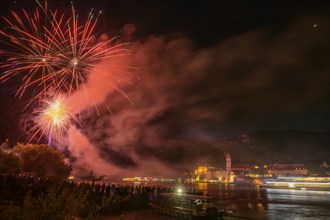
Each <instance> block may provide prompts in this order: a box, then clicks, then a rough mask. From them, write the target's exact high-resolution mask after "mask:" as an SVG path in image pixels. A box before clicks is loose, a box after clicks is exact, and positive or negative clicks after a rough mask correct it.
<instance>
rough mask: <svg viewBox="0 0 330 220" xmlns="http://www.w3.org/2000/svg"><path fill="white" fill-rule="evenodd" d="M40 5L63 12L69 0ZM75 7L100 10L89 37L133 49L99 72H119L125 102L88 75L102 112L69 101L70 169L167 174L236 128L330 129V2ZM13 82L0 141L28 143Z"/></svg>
mask: <svg viewBox="0 0 330 220" xmlns="http://www.w3.org/2000/svg"><path fill="white" fill-rule="evenodd" d="M26 2H27V1H23V0H16V1H13V0H2V1H1V2H0V8H1V9H0V10H1V14H2V15H3V16H6V17H8V16H9V17H10V14H9V10H17V11H18V10H21V8H25V9H27V10H33V9H34V8H35V7H36V4H35V3H34V2H33V1H29V3H26ZM48 2H49V5H50V8H52V9H55V8H56V9H58V10H62V11H64V12H66V13H68V14H70V2H69V1H62V2H59V1H51V0H49V1H48ZM58 2H59V3H58ZM73 3H74V6H75V8H76V10H77V13H78V14H79V16H81V20H83V19H84V17H86V15H87V14H88V13H89V11H90V9H91V8H94V10H95V11H99V10H102V14H101V16H100V19H99V22H98V26H97V28H96V33H95V35H96V36H97V37H102V36H108V37H115V36H120V40H121V41H122V42H129V43H130V45H129V46H128V47H129V49H130V50H131V51H132V53H133V54H134V55H133V56H127V57H120V58H115V59H113V60H106V61H104V62H102V63H100V64H99V66H98V67H97V68H100V69H103V70H104V69H105V70H107V71H108V70H109V71H110V72H111V74H115V75H116V76H118V77H120V78H121V79H122V81H121V82H118V86H120V88H121V89H123V90H124V91H125V93H126V94H127V96H128V98H125V97H124V96H123V95H122V94H120V93H118V92H116V91H114V89H113V88H108V87H107V86H104V85H102V82H103V81H104V78H102V77H99V76H97V75H96V74H93V73H90V74H89V75H88V77H89V78H88V82H87V87H88V88H90V91H92V93H93V94H92V95H91V96H92V97H95V99H96V103H97V109H98V111H99V113H100V115H98V114H97V112H96V110H95V108H94V107H93V106H90V105H89V104H88V103H86V102H85V103H84V101H82V100H84V98H82V95H81V94H82V92H81V91H77V92H76V94H74V95H72V97H69V99H70V100H71V103H73V105H75V107H76V109H78V110H77V112H79V119H80V120H81V123H80V125H77V124H76V125H73V126H72V127H71V128H70V129H69V132H68V134H66V135H65V137H64V138H63V139H62V140H57V142H56V143H55V145H56V147H57V148H59V149H61V150H63V151H64V152H65V153H66V154H67V155H69V156H70V158H71V162H72V164H73V167H74V172H76V173H81V171H84V170H85V171H86V170H91V169H93V170H94V171H96V172H97V173H99V174H109V175H110V174H113V175H119V176H120V175H131V176H136V175H159V173H162V174H163V175H165V176H166V175H167V176H169V175H170V174H171V173H173V171H178V172H181V171H182V170H185V169H190V168H192V167H193V165H196V164H198V163H200V162H208V161H207V158H209V156H210V155H212V154H214V153H215V152H217V153H218V152H223V151H225V150H226V143H227V142H226V141H225V140H227V139H228V138H233V137H237V136H239V135H240V134H242V133H251V132H255V131H259V130H269V131H286V130H297V131H314V132H316V131H329V128H330V117H329V113H330V112H329V110H330V100H329V98H330V90H329V88H330V87H329V85H330V84H329V83H330V62H329V61H330V40H329V39H330V18H329V14H330V4H329V3H328V1H202V0H201V1H159V0H156V1H137V0H136V1H119V0H116V1H111V0H109V1H106V0H101V1H100V0H93V1H87V0H86V1H80V0H76V1H73ZM1 28H2V29H3V25H2V26H1ZM114 66H120V67H118V68H117V69H116V68H113V67H114ZM125 81H127V82H130V83H125ZM17 83H18V84H19V82H18V81H17V80H16V81H15V80H13V81H9V82H5V83H2V84H1V117H0V120H1V124H2V126H1V128H0V132H1V140H4V139H5V138H7V137H8V138H9V139H10V141H11V143H12V144H13V145H14V144H15V143H16V141H21V142H24V141H26V140H27V139H28V138H27V137H28V134H26V133H25V132H24V130H23V129H22V124H23V123H24V121H26V118H29V116H28V115H29V111H28V110H27V109H24V106H25V103H26V101H25V98H24V97H23V98H22V99H18V98H17V97H16V98H15V97H14V93H15V90H16V89H17V86H18V85H17ZM96 97H97V98H96ZM99 97H101V99H102V100H104V102H103V101H102V102H100V101H97V100H98V98H99ZM26 99H28V94H27V95H26ZM105 104H106V105H108V106H109V107H110V109H111V111H112V113H110V112H109V111H108V109H107V108H106V107H105V106H106V105H105Z"/></svg>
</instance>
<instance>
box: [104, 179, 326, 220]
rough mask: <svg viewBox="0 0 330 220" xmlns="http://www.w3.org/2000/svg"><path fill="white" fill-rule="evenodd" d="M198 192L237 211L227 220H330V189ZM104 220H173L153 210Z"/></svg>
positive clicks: (217, 187)
mask: <svg viewBox="0 0 330 220" xmlns="http://www.w3.org/2000/svg"><path fill="white" fill-rule="evenodd" d="M194 187H195V188H196V189H199V190H202V191H204V192H205V193H208V194H209V195H210V196H212V197H214V198H216V202H215V205H216V206H217V207H218V208H228V209H235V210H236V211H237V212H236V213H235V214H234V216H232V217H226V218H225V219H228V220H234V219H269V220H273V219H274V220H277V219H278V220H282V219H290V220H291V219H293V220H307V219H308V220H314V219H320V220H330V189H328V191H312V190H293V189H265V188H260V187H258V186H238V185H233V184H228V185H224V184H207V183H200V184H196V185H194ZM102 219H103V220H119V219H123V220H173V218H171V217H166V216H161V215H158V214H156V213H154V212H153V211H152V210H140V211H133V212H128V213H124V214H123V216H120V215H117V216H107V217H104V218H102Z"/></svg>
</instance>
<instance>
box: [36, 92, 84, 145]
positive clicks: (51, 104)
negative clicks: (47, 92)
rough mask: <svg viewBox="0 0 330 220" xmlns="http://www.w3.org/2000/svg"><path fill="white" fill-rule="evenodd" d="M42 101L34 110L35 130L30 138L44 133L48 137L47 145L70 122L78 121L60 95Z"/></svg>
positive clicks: (60, 135) (64, 129) (65, 129)
mask: <svg viewBox="0 0 330 220" xmlns="http://www.w3.org/2000/svg"><path fill="white" fill-rule="evenodd" d="M42 102H43V103H42V105H41V108H40V109H37V110H35V112H34V113H35V114H36V115H37V116H36V118H35V119H34V122H35V124H36V125H35V126H34V127H33V130H36V131H35V132H34V134H33V135H32V137H31V139H30V140H32V139H33V138H34V137H35V136H36V135H37V134H38V133H40V132H41V136H42V135H45V136H47V137H48V145H51V143H52V140H53V139H54V138H61V137H62V135H63V134H64V132H65V131H67V129H68V128H69V127H70V125H71V123H72V122H74V121H75V122H77V123H79V121H78V119H77V118H76V117H75V116H74V115H73V114H72V113H71V111H70V109H69V107H68V106H67V105H66V103H65V101H64V99H63V98H62V97H58V98H56V99H55V100H54V101H52V100H43V101H42ZM31 130H32V129H31ZM41 136H40V137H41ZM39 140H40V139H39Z"/></svg>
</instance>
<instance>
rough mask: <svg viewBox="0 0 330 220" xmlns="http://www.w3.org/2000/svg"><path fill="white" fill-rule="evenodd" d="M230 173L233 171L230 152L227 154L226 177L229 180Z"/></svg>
mask: <svg viewBox="0 0 330 220" xmlns="http://www.w3.org/2000/svg"><path fill="white" fill-rule="evenodd" d="M230 173H231V158H230V154H229V153H227V154H226V179H227V181H229V180H230Z"/></svg>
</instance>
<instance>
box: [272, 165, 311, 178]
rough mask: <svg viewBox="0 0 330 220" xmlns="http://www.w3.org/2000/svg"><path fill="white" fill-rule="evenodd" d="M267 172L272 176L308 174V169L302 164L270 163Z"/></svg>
mask: <svg viewBox="0 0 330 220" xmlns="http://www.w3.org/2000/svg"><path fill="white" fill-rule="evenodd" d="M267 172H268V174H269V175H272V176H283V175H307V174H308V170H307V168H306V167H305V166H304V165H303V164H270V165H269V167H268V169H267Z"/></svg>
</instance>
